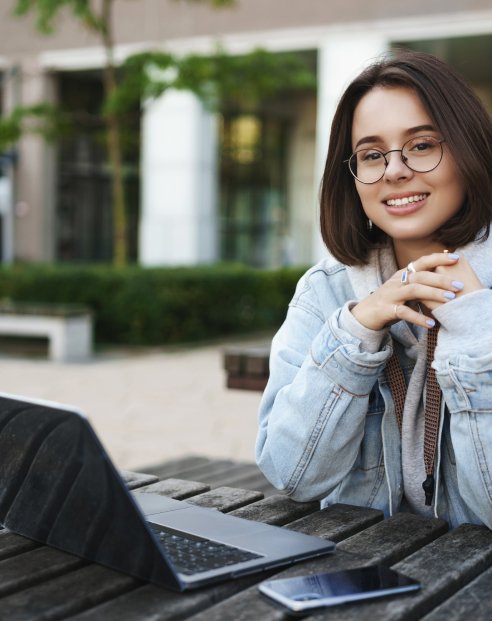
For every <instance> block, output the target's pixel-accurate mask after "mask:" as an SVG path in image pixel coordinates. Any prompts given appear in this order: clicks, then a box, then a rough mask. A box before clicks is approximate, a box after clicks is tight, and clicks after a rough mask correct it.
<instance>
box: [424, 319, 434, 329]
mask: <svg viewBox="0 0 492 621" xmlns="http://www.w3.org/2000/svg"><path fill="white" fill-rule="evenodd" d="M425 323H426V324H427V325H428V326H429V328H433V327H434V326H435V325H436V322H435V321H434V319H426V320H425Z"/></svg>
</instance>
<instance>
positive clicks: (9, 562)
mask: <svg viewBox="0 0 492 621" xmlns="http://www.w3.org/2000/svg"><path fill="white" fill-rule="evenodd" d="M85 564H87V563H86V562H85V561H83V560H81V559H80V558H78V557H77V556H74V555H73V554H68V553H66V552H61V551H60V550H55V549H54V548H48V547H46V546H42V547H41V546H40V547H38V548H36V549H34V550H31V551H30V552H27V553H25V554H18V555H17V556H13V557H10V558H9V559H6V560H3V561H1V562H0V597H4V596H5V595H6V594H8V593H12V592H14V591H16V590H17V591H19V590H21V589H25V588H27V587H29V586H32V585H33V584H36V583H39V582H42V581H44V580H47V579H49V578H53V577H55V576H59V575H61V574H62V573H64V572H67V571H71V570H72V569H76V568H77V567H82V565H85Z"/></svg>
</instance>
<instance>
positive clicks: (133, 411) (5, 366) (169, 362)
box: [0, 345, 261, 470]
mask: <svg viewBox="0 0 492 621" xmlns="http://www.w3.org/2000/svg"><path fill="white" fill-rule="evenodd" d="M222 349H223V346H221V345H215V346H206V347H199V348H198V347H197V348H193V349H189V350H184V351H162V350H146V351H142V350H140V351H137V350H126V351H124V352H122V351H119V352H106V353H103V354H98V355H96V356H95V357H94V359H93V360H92V361H91V362H89V363H85V364H73V363H72V364H57V363H53V362H50V361H48V360H45V359H26V358H19V357H15V358H13V357H9V358H7V357H0V377H1V383H0V390H1V391H3V392H9V393H14V394H18V395H25V396H30V397H36V398H41V399H49V400H53V401H58V402H61V403H67V404H70V405H73V406H76V407H78V408H80V409H82V410H83V411H84V412H85V413H86V414H87V415H88V417H89V419H90V420H91V422H92V425H93V426H94V428H95V429H96V432H97V433H98V435H99V437H100V439H101V440H102V442H103V444H104V445H105V447H106V449H107V450H108V452H109V453H110V455H111V457H112V459H113V460H114V462H115V463H116V465H117V466H118V467H120V468H126V469H134V470H138V469H143V470H144V469H145V466H146V465H152V464H155V463H158V462H161V461H164V460H166V459H168V458H173V457H179V456H184V455H189V454H194V455H205V456H209V457H224V458H232V459H237V460H242V461H254V442H255V435H256V414H257V409H258V405H259V402H260V396H261V395H260V393H257V392H249V391H242V390H241V391H240V390H228V389H226V388H225V372H224V371H223V369H222Z"/></svg>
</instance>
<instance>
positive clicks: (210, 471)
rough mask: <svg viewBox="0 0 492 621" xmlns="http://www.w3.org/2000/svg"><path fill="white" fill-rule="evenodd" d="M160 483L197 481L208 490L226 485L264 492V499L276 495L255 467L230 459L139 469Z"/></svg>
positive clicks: (185, 460)
mask: <svg viewBox="0 0 492 621" xmlns="http://www.w3.org/2000/svg"><path fill="white" fill-rule="evenodd" d="M142 470H143V471H144V472H148V473H149V474H153V475H155V476H157V477H158V478H159V479H168V478H170V477H173V478H177V479H187V480H192V481H200V482H201V483H205V484H206V485H209V486H210V487H216V486H219V485H227V486H229V487H241V488H244V489H251V490H254V491H260V492H263V494H264V495H265V496H271V495H272V494H278V491H277V490H276V489H275V488H274V487H273V486H272V484H271V483H270V482H269V481H268V480H267V479H266V478H265V477H264V475H263V474H262V473H261V471H260V470H259V468H258V467H257V466H256V464H253V463H244V462H235V461H232V460H230V459H209V458H207V457H201V456H192V457H186V458H182V459H175V460H170V461H166V462H163V463H162V464H157V465H155V464H154V465H153V466H148V467H145V468H143V469H142Z"/></svg>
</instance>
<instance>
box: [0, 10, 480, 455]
mask: <svg viewBox="0 0 492 621" xmlns="http://www.w3.org/2000/svg"><path fill="white" fill-rule="evenodd" d="M402 47H406V48H411V49H416V50H422V51H427V52H431V53H434V54H436V55H437V56H439V57H441V58H443V59H444V60H446V61H447V62H448V63H450V64H451V65H452V66H454V67H455V68H456V69H457V70H458V71H459V72H460V73H461V74H462V75H463V76H464V77H465V78H466V79H467V81H468V82H469V83H470V84H471V85H472V86H473V88H474V89H476V91H477V93H478V94H479V96H480V97H481V98H482V100H483V101H484V103H485V105H486V107H487V108H488V109H489V110H492V62H490V60H491V59H492V7H491V6H490V1H489V0H473V1H469V2H467V3H466V6H465V4H464V3H463V2H459V1H453V0H425V1H424V0H414V1H413V2H411V3H408V2H389V1H388V0H372V1H371V2H367V1H362V0H353V1H352V2H350V3H348V2H341V1H338V0H333V1H330V2H326V0H303V1H302V2H299V1H297V0H236V1H234V0H98V1H94V2H93V1H92V0H87V2H80V1H79V2H76V1H75V0H37V1H32V0H0V113H1V116H0V258H1V261H2V268H1V271H0V298H1V300H2V304H3V310H2V311H1V312H3V313H4V314H7V315H12V314H16V313H21V312H22V313H26V310H25V308H26V307H25V305H30V308H31V310H32V309H34V310H32V312H37V313H38V314H39V313H41V314H49V313H50V307H53V308H56V309H57V312H58V313H62V314H63V310H60V309H63V308H68V307H69V306H70V305H74V304H77V305H78V306H79V307H84V308H85V309H87V312H89V313H90V316H91V318H92V322H93V330H94V345H95V349H94V352H93V353H92V354H91V358H90V360H88V361H85V362H83V363H72V364H62V363H53V362H52V361H49V360H46V356H45V355H44V354H43V350H39V349H37V346H38V345H39V343H37V342H36V341H38V340H39V341H43V339H42V338H39V339H37V338H36V335H34V337H32V338H30V339H26V338H22V339H20V338H19V336H20V335H19V334H16V333H15V330H14V329H13V328H12V329H11V334H10V333H8V330H5V331H4V335H3V336H2V337H1V341H0V373H1V376H2V379H3V382H2V389H3V390H5V391H10V392H19V393H21V394H30V395H31V396H40V397H47V398H52V399H56V400H60V401H64V400H67V401H69V402H71V403H75V404H76V405H77V404H78V405H81V406H83V407H85V408H87V409H88V410H90V411H89V412H88V413H89V415H90V416H91V418H92V417H93V419H94V421H95V424H96V427H97V428H98V430H99V431H100V432H101V434H102V436H103V439H104V441H105V442H106V444H107V445H108V446H109V448H110V450H111V451H112V452H113V455H114V457H115V459H116V461H117V463H118V465H120V466H122V467H135V466H138V465H139V464H148V463H151V462H153V461H158V460H159V459H165V458H166V456H167V455H178V454H186V453H191V452H193V453H197V452H199V453H203V454H210V455H218V456H228V457H234V456H235V457H238V458H240V459H247V460H252V459H253V446H252V444H253V441H254V434H255V426H256V409H257V406H258V402H259V398H260V392H259V391H240V390H231V389H227V388H226V385H225V374H224V368H223V348H224V343H231V342H232V341H234V339H239V340H240V341H241V342H242V343H243V344H247V343H248V340H249V339H251V340H252V341H254V342H255V343H257V342H258V340H260V341H261V342H262V343H268V340H269V338H270V336H271V334H273V332H274V331H275V330H276V328H277V327H278V326H279V325H280V323H281V321H282V319H283V317H284V315H285V310H286V306H287V303H288V300H289V299H290V297H291V295H292V293H293V290H294V287H295V283H296V281H297V279H298V278H299V276H300V274H301V273H302V272H303V270H304V269H305V268H306V267H307V266H308V265H310V264H312V263H314V262H316V261H317V260H319V259H320V258H322V256H323V255H324V249H323V246H322V243H321V240H320V236H319V233H318V213H317V195H318V187H319V182H320V178H321V174H322V170H323V165H324V159H325V156H326V149H327V144H328V138H329V131H330V124H331V119H332V116H333V113H334V110H335V107H336V103H337V100H338V97H339V95H340V94H341V92H342V90H343V89H344V87H345V86H346V85H347V83H348V82H349V81H350V79H351V78H352V77H353V76H354V75H355V74H356V73H357V72H359V71H360V70H361V69H362V68H363V67H364V66H365V65H366V64H367V63H368V62H370V61H371V60H372V59H374V58H376V57H378V56H379V55H380V54H382V53H387V52H390V51H391V50H392V49H394V48H402ZM449 96H450V97H452V96H453V94H452V93H449ZM40 305H42V306H40ZM40 308H42V311H40V310H39V309H40ZM0 322H1V316H0ZM31 336H32V335H31ZM41 345H42V346H43V347H44V346H45V345H46V344H45V343H44V345H43V344H41ZM149 348H150V349H149ZM171 348H172V349H171ZM40 351H41V354H40V353H39V352H40ZM45 353H46V352H45ZM13 356H15V357H13ZM151 396H152V398H151ZM192 430H194V431H193V432H192ZM185 439H187V440H189V442H188V443H187V442H186V441H185ZM161 444H162V446H161ZM137 445H138V451H137V450H136V447H137Z"/></svg>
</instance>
